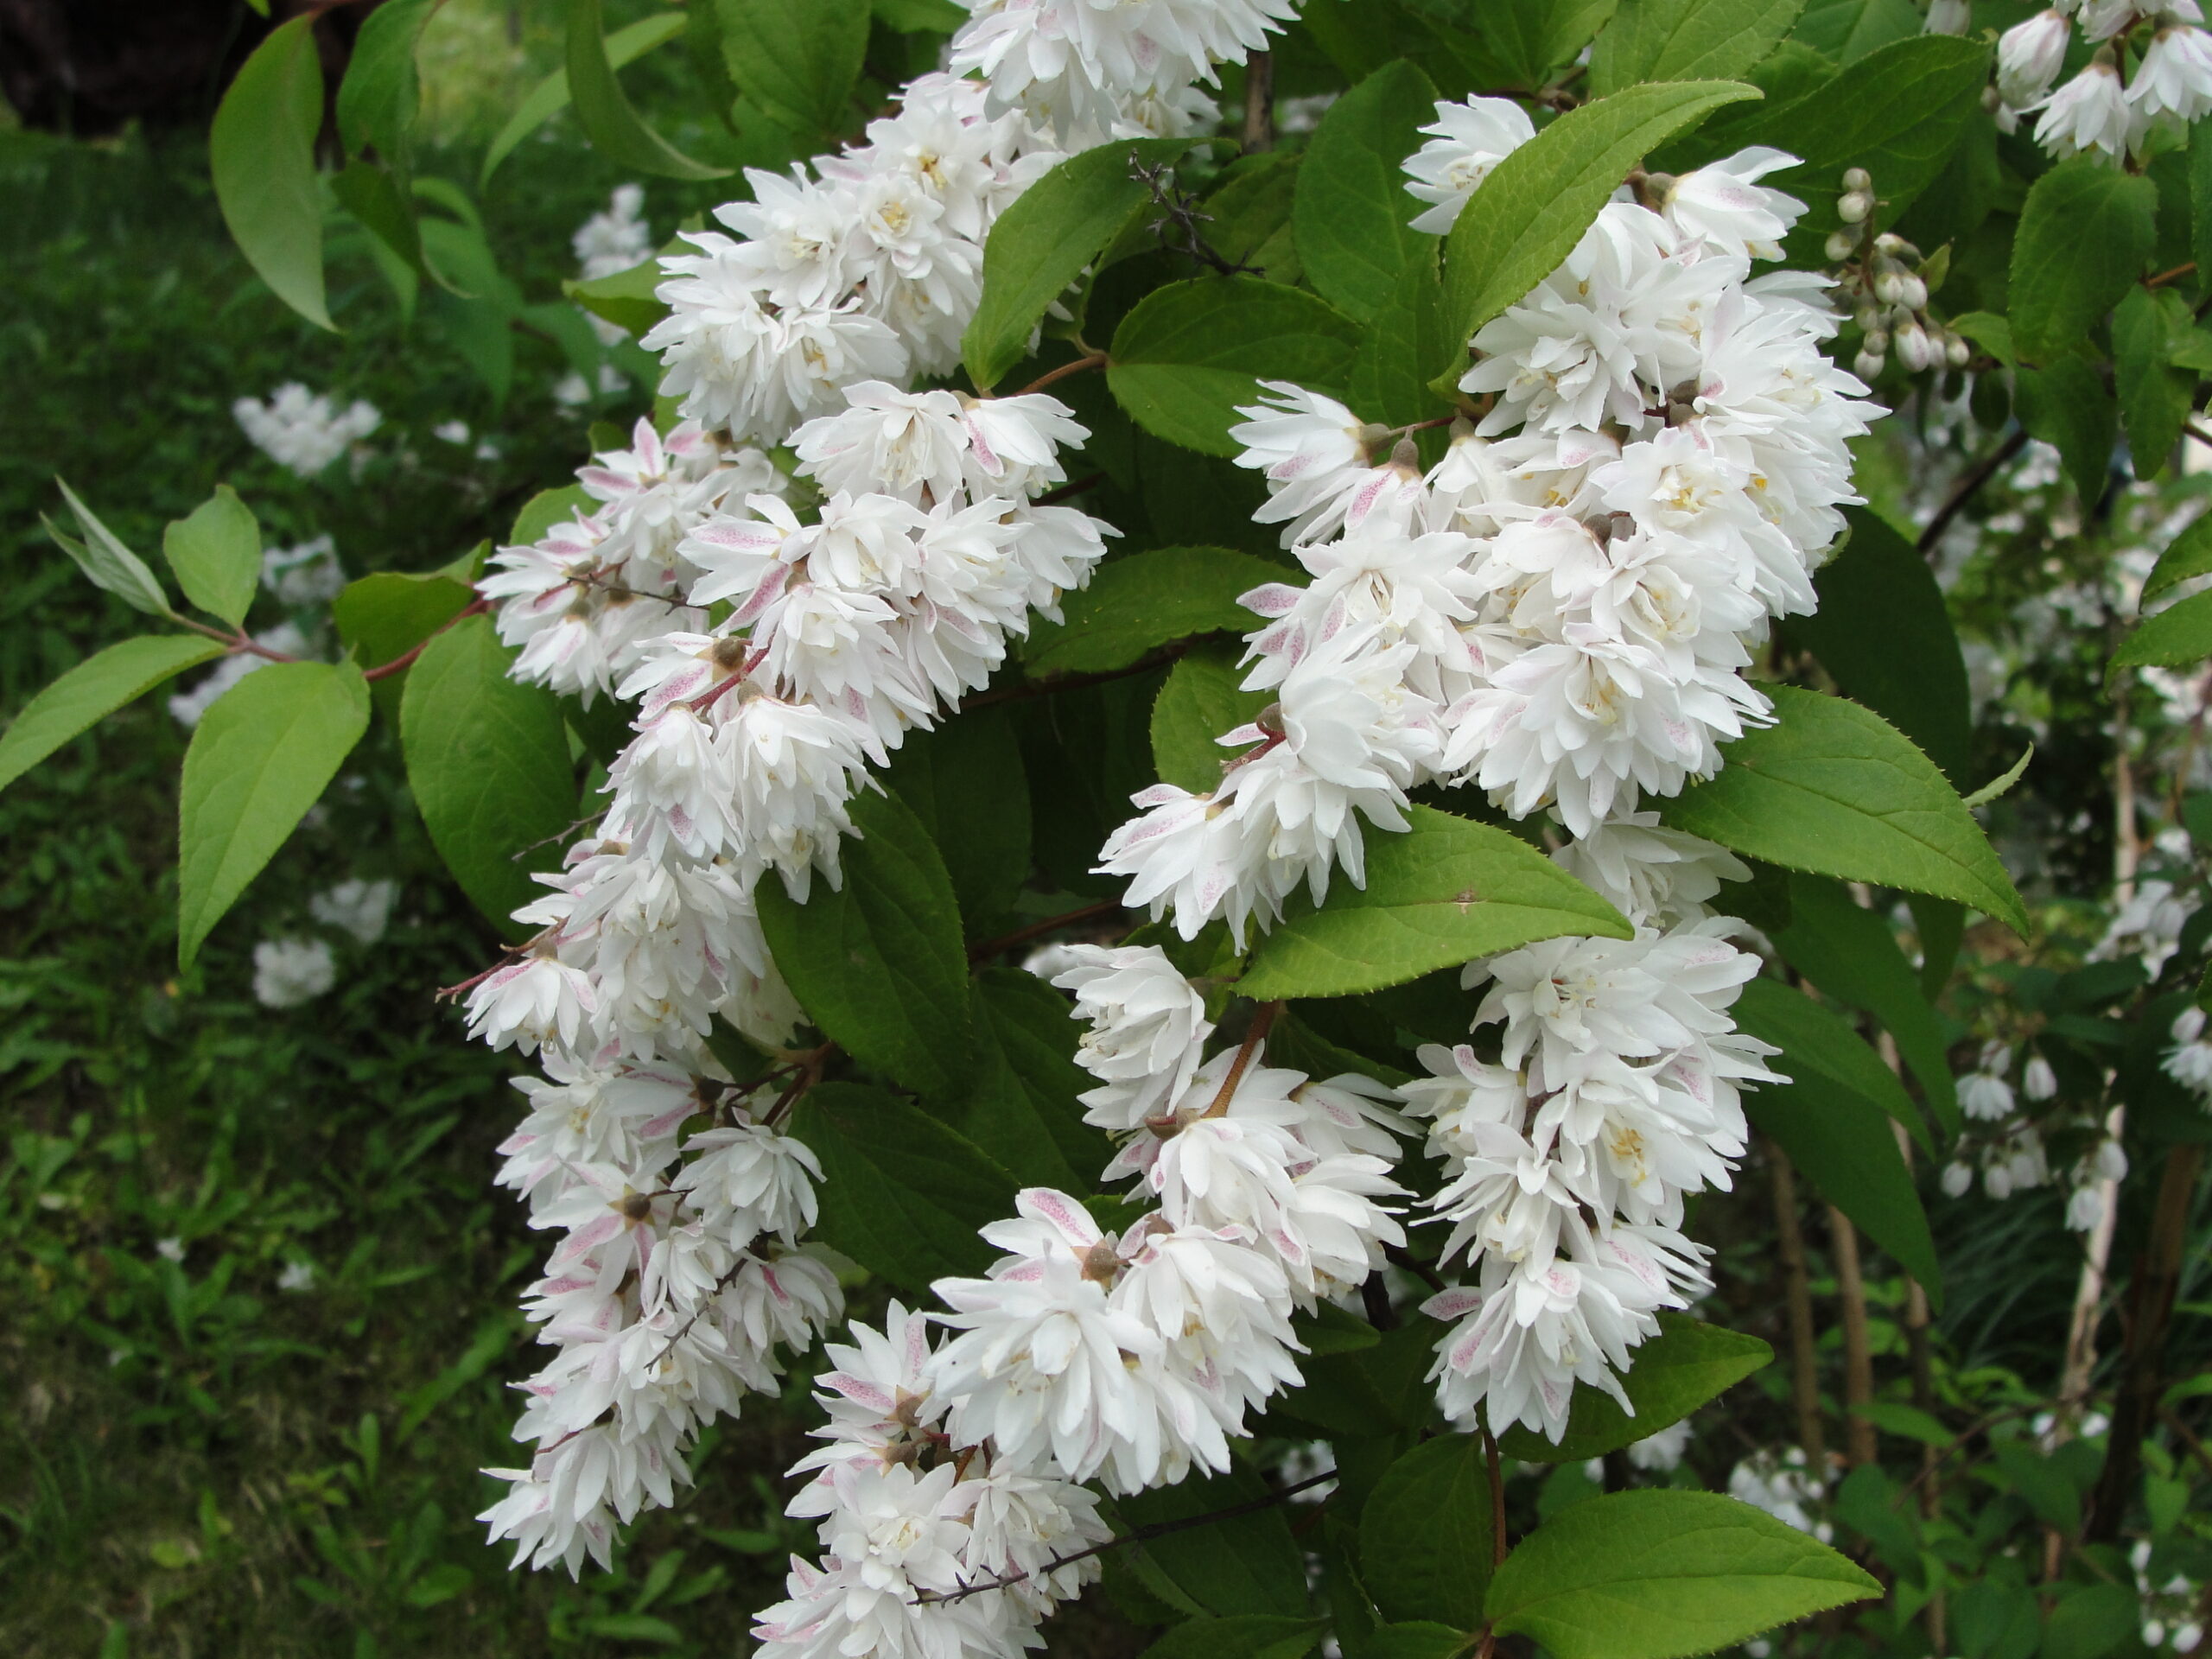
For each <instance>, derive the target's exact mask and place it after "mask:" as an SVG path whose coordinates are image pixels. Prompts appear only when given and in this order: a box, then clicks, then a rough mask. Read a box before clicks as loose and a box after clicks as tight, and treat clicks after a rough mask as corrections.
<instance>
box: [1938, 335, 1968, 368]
mask: <svg viewBox="0 0 2212 1659" xmlns="http://www.w3.org/2000/svg"><path fill="white" fill-rule="evenodd" d="M1943 360H1944V361H1945V362H1946V363H1948V364H1949V365H1951V366H1952V367H1953V368H1955V369H1963V368H1964V367H1966V365H1967V364H1968V363H1970V362H1972V361H1973V360H1974V346H1973V344H1972V343H1971V342H1970V341H1968V340H1967V337H1966V336H1965V335H1964V334H1945V335H1944V336H1943Z"/></svg>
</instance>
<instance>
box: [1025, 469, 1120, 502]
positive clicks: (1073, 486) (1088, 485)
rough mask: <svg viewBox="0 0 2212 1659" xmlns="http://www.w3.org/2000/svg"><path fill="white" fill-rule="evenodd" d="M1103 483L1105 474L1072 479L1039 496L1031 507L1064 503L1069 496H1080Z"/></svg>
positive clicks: (1093, 474)
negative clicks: (1056, 502)
mask: <svg viewBox="0 0 2212 1659" xmlns="http://www.w3.org/2000/svg"><path fill="white" fill-rule="evenodd" d="M1105 481H1106V474H1103V473H1092V474H1090V476H1088V477H1087V478H1078V479H1074V480H1071V481H1069V482H1068V483H1065V484H1061V485H1057V486H1054V487H1053V488H1052V489H1049V490H1047V491H1046V492H1045V493H1044V494H1042V495H1040V496H1039V497H1038V498H1037V499H1036V501H1035V503H1034V504H1033V505H1037V506H1040V507H1049V506H1051V505H1052V503H1053V502H1055V501H1065V500H1066V499H1068V498H1069V497H1070V496H1076V495H1081V494H1082V493H1084V491H1085V490H1095V489H1096V488H1097V487H1098V486H1100V485H1101V484H1103V483H1104V482H1105Z"/></svg>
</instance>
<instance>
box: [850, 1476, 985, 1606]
mask: <svg viewBox="0 0 2212 1659" xmlns="http://www.w3.org/2000/svg"><path fill="white" fill-rule="evenodd" d="M956 1477H957V1471H956V1470H955V1469H954V1468H953V1466H952V1465H950V1464H949V1463H948V1464H941V1465H938V1467H937V1468H935V1469H932V1470H931V1471H930V1472H929V1473H927V1474H925V1475H918V1474H916V1473H915V1472H914V1471H913V1470H912V1469H911V1468H909V1467H907V1466H906V1465H904V1464H895V1463H894V1464H875V1465H868V1464H854V1463H848V1464H841V1465H838V1466H837V1467H836V1468H835V1469H833V1470H831V1471H829V1478H830V1482H831V1484H832V1485H833V1487H834V1488H835V1490H836V1497H837V1506H836V1509H834V1510H831V1511H830V1513H829V1519H828V1520H827V1521H826V1522H824V1523H823V1529H822V1541H823V1543H824V1544H826V1545H827V1546H828V1547H829V1554H831V1555H832V1556H834V1557H836V1560H837V1561H838V1562H839V1564H840V1565H841V1566H842V1567H844V1568H845V1569H846V1570H847V1571H849V1572H851V1573H855V1574H856V1575H857V1577H858V1578H859V1580H860V1582H861V1585H863V1586H866V1587H867V1588H868V1589H869V1590H873V1591H876V1592H891V1593H893V1594H894V1595H898V1596H900V1597H901V1598H902V1599H904V1598H906V1597H910V1596H911V1595H912V1592H914V1591H917V1590H936V1591H939V1592H943V1591H946V1590H951V1589H954V1588H957V1586H958V1584H959V1582H960V1556H961V1554H962V1552H963V1550H964V1549H965V1548H966V1546H967V1542H968V1526H967V1522H964V1521H963V1520H962V1519H961V1518H960V1517H959V1516H954V1515H947V1514H945V1513H944V1508H945V1502H946V1499H947V1498H949V1497H950V1496H951V1491H952V1483H953V1481H954V1479H955V1478H956Z"/></svg>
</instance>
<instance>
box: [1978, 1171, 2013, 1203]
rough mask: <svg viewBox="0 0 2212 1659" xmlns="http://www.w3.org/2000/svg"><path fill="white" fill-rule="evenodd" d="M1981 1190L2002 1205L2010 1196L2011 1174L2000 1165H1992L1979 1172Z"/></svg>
mask: <svg viewBox="0 0 2212 1659" xmlns="http://www.w3.org/2000/svg"><path fill="white" fill-rule="evenodd" d="M1981 1185H1982V1190H1983V1191H1984V1192H1986V1193H1988V1194H1989V1196H1990V1197H1991V1198H1995V1199H1997V1200H1998V1201H1999V1203H2002V1202H2003V1201H2004V1200H2005V1199H2006V1198H2011V1197H2012V1171H2011V1170H2009V1169H2007V1168H2006V1167H2005V1166H2004V1165H2002V1164H1992V1165H1991V1166H1989V1167H1988V1168H1987V1169H1985V1170H1983V1171H1982V1172H1981Z"/></svg>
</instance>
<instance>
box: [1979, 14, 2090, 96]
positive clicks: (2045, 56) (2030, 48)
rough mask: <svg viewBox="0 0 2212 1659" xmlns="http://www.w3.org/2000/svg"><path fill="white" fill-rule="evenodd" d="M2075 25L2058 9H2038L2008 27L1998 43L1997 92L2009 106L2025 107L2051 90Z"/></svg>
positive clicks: (2064, 58)
mask: <svg viewBox="0 0 2212 1659" xmlns="http://www.w3.org/2000/svg"><path fill="white" fill-rule="evenodd" d="M2073 32H2074V31H2073V26H2072V25H2071V24H2069V22H2067V21H2066V19H2065V18H2064V17H2063V16H2060V15H2059V13H2058V12H2056V10H2052V11H2045V12H2039V13H2037V15H2036V16H2033V17H2031V18H2029V19H2028V20H2027V22H2024V23H2015V24H2013V25H2012V28H2010V29H2006V30H2005V33H2004V35H2003V36H2002V37H2001V38H2000V39H1999V41H1998V42H1997V92H1998V96H1999V97H2000V98H2002V99H2004V100H2005V103H2006V105H2009V106H2010V107H2012V108H2013V109H2016V110H2017V109H2023V108H2024V107H2026V106H2027V105H2030V104H2032V103H2034V102H2035V101H2036V100H2037V99H2039V98H2041V97H2042V96H2043V95H2044V93H2045V92H2048V91H2050V83H2051V81H2052V79H2054V78H2055V77H2056V75H2057V73H2058V69H2059V66H2060V65H2061V64H2062V63H2063V62H2064V61H2065V60H2066V44H2067V41H2069V39H2070V38H2071V36H2072V35H2073Z"/></svg>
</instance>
